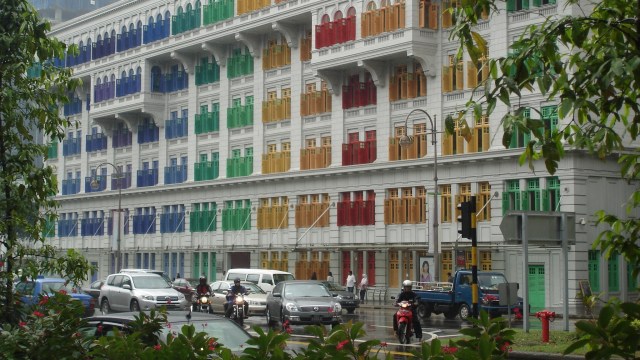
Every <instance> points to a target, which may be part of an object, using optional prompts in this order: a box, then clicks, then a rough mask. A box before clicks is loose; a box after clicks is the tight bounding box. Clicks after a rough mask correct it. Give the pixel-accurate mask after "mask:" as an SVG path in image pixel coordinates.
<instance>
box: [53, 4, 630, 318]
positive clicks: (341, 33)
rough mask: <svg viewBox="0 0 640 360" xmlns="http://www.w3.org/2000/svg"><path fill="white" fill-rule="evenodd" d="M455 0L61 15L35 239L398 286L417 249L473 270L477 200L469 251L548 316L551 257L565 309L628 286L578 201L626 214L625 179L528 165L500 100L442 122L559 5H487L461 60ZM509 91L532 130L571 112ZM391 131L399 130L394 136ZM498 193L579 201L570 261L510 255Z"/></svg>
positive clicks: (547, 206) (555, 290)
mask: <svg viewBox="0 0 640 360" xmlns="http://www.w3.org/2000/svg"><path fill="white" fill-rule="evenodd" d="M452 4H453V5H455V2H449V1H443V2H442V3H441V2H431V1H419V0H413V1H394V2H390V1H385V0H382V1H379V0H373V1H368V0H365V1H337V2H331V3H328V2H324V1H317V0H291V1H277V0H276V1H275V2H270V1H268V0H255V1H253V0H252V1H249V0H237V1H233V0H219V1H205V2H201V1H190V2H189V1H151V0H138V1H126V2H119V3H115V4H111V5H108V6H106V7H104V8H101V9H99V10H96V11H94V12H92V13H89V14H86V15H83V16H81V17H78V18H76V19H74V21H73V22H68V23H63V24H60V25H59V26H56V27H55V28H54V29H53V31H52V35H53V36H55V37H57V38H58V39H60V40H63V41H65V42H67V43H68V44H77V45H78V46H79V49H80V53H79V54H78V55H77V56H67V57H66V58H65V59H58V60H57V62H58V64H59V65H60V66H69V67H72V68H73V70H74V74H75V76H77V77H78V78H80V79H82V82H83V86H82V87H81V88H79V89H78V90H77V91H76V93H75V94H72V98H73V102H72V103H71V104H69V105H66V106H65V107H64V109H63V111H64V114H65V116H68V117H70V118H71V119H73V120H77V122H78V124H79V126H78V127H77V128H75V127H74V128H72V129H71V128H70V129H68V131H67V137H66V138H65V140H64V142H63V143H62V144H57V143H51V144H50V152H49V155H50V156H49V159H48V160H47V164H48V165H51V166H54V167H55V168H56V171H57V176H58V179H59V183H60V189H59V193H58V196H57V198H58V200H59V201H60V205H61V206H60V209H59V217H58V219H57V220H55V221H51V223H50V227H49V228H48V229H47V232H46V234H45V235H46V236H47V237H50V238H51V240H52V241H53V242H54V244H56V245H58V246H59V247H60V248H62V249H65V248H75V249H78V250H81V251H82V252H83V253H84V254H86V256H87V258H88V259H89V261H90V262H91V263H93V264H94V265H96V266H97V268H98V271H97V272H96V273H94V274H91V277H92V278H93V279H97V278H103V277H105V276H106V275H107V274H109V273H111V272H114V271H115V270H116V268H115V267H116V265H115V264H116V261H115V257H116V254H117V251H118V250H117V249H120V250H121V253H122V255H121V262H120V264H121V267H145V268H156V269H164V270H165V271H166V272H167V273H168V274H169V275H170V276H172V277H173V276H177V275H178V274H179V275H180V276H183V277H188V278H195V277H198V276H199V275H200V274H205V275H206V276H207V277H208V278H209V279H210V280H213V279H216V278H219V277H220V276H221V275H222V273H223V272H224V271H225V270H226V269H230V268H235V267H262V268H272V269H280V270H286V271H290V272H292V273H294V274H295V275H296V276H297V277H298V278H308V277H309V276H310V275H311V273H312V272H314V271H315V272H316V273H317V274H318V276H319V277H320V278H322V277H326V274H327V273H328V272H329V271H332V273H333V274H334V277H335V278H336V280H338V279H339V280H340V282H341V283H343V282H344V279H345V278H346V275H347V274H348V272H349V270H353V271H354V273H355V274H356V276H357V277H358V279H359V278H360V277H361V275H362V274H364V273H367V274H368V277H369V282H370V284H371V285H376V286H380V287H386V288H390V289H398V288H399V286H400V284H401V282H402V280H403V279H406V278H408V279H412V280H418V279H419V276H420V274H419V272H420V269H421V268H422V263H423V262H425V261H427V262H428V263H429V264H431V266H433V264H434V263H437V264H438V269H437V271H436V269H430V271H431V272H432V276H433V275H435V273H436V272H437V273H438V280H446V279H447V273H448V272H452V271H455V270H456V269H459V268H470V265H471V253H470V242H469V241H468V240H466V239H460V238H459V237H458V231H457V229H458V224H457V221H456V220H457V219H456V218H457V208H456V206H457V204H458V203H460V202H461V201H466V200H468V199H470V197H471V196H475V199H476V207H477V209H478V210H480V209H482V211H480V212H479V213H478V216H477V219H478V225H477V228H478V245H479V253H478V259H479V261H478V263H479V268H480V269H482V270H496V271H503V272H505V273H506V274H507V276H508V278H509V281H512V282H520V283H522V282H523V280H524V276H527V277H528V282H529V290H528V292H529V296H530V303H531V305H532V309H533V310H537V309H541V308H548V309H552V310H556V311H560V309H561V308H562V290H563V288H562V286H563V285H562V284H563V283H562V281H561V280H562V279H561V278H560V277H558V276H554V275H553V274H558V273H561V271H564V266H568V271H569V290H570V312H580V311H581V310H580V309H581V304H580V301H579V300H577V299H576V294H577V293H578V291H579V287H578V284H579V281H581V280H589V281H590V284H591V288H592V290H593V291H595V292H600V291H602V292H604V293H605V294H606V295H605V296H608V295H616V296H619V297H622V298H628V297H632V296H634V295H635V293H633V292H632V291H631V289H635V279H632V278H631V277H630V276H629V274H630V269H629V268H628V267H627V266H626V264H625V263H624V261H623V259H622V258H621V257H619V256H615V257H613V258H611V259H610V260H608V261H607V260H606V259H605V258H604V257H603V255H602V254H600V253H599V252H598V251H594V250H591V244H592V242H593V240H594V239H595V238H596V236H597V233H598V229H597V228H596V227H595V225H594V222H593V220H594V219H593V213H595V211H596V210H599V209H605V210H610V211H612V212H614V213H618V214H620V215H622V207H621V204H622V203H623V202H624V201H625V200H626V199H627V197H628V195H629V194H630V193H631V191H633V188H632V187H631V186H629V185H627V184H626V183H625V182H624V181H622V180H621V179H620V176H619V171H618V167H617V166H616V163H615V161H600V160H595V159H594V158H593V157H592V156H589V155H587V154H585V153H583V152H580V151H567V153H566V156H565V158H564V159H563V160H562V161H561V163H560V167H559V169H558V171H557V173H556V174H554V175H553V176H551V175H549V174H548V173H546V172H545V169H544V164H543V163H538V164H536V171H535V172H533V171H531V170H530V169H529V168H528V167H526V166H520V165H518V158H519V156H520V154H521V153H522V151H523V146H524V144H526V143H527V141H528V139H529V134H526V133H520V134H514V136H513V138H512V139H511V142H510V144H509V146H507V147H505V146H503V144H502V141H501V139H502V135H503V130H502V128H501V126H500V119H501V117H502V115H504V114H505V113H506V112H507V111H508V109H506V108H498V109H497V110H496V111H495V112H494V114H493V115H491V116H490V117H487V116H484V117H481V118H472V117H469V118H468V119H467V120H468V122H469V123H470V124H472V129H471V130H472V136H471V137H470V138H465V137H464V136H462V135H463V134H462V131H460V130H459V129H456V134H455V135H453V136H451V135H447V134H445V133H443V132H442V131H441V130H442V129H444V126H443V125H444V121H443V120H444V118H445V117H446V116H447V115H449V114H454V113H456V112H457V111H459V110H460V109H461V108H463V107H464V104H465V102H466V101H467V100H468V99H469V98H470V97H471V96H474V95H475V96H477V95H479V94H481V93H482V91H483V90H482V89H478V88H476V87H477V85H478V84H481V83H482V81H483V80H485V79H487V77H488V71H487V66H486V59H489V58H497V57H503V56H507V55H508V54H509V47H510V44H511V43H513V41H514V40H515V39H517V38H518V36H519V35H520V34H522V33H523V31H524V29H525V27H526V26H527V25H529V24H532V23H536V22H541V21H543V19H544V17H545V16H555V15H563V14H568V13H569V12H571V11H574V10H575V9H574V8H573V7H570V6H569V7H565V4H564V2H561V3H557V4H556V3H555V1H548V0H541V1H534V2H533V3H531V4H530V3H529V2H525V1H521V0H509V1H507V2H506V3H505V4H503V5H504V6H505V8H503V9H501V11H500V12H498V13H495V14H489V13H486V14H483V16H484V18H485V19H486V20H485V21H484V22H482V23H481V24H479V25H478V26H477V29H476V30H478V31H479V32H480V33H481V34H482V35H483V36H485V38H487V39H488V41H489V51H488V54H485V57H484V60H481V61H480V63H477V64H474V63H473V62H471V61H470V60H468V59H466V58H463V59H457V58H456V51H457V44H456V43H455V42H451V41H450V40H449V30H448V29H449V28H450V27H451V25H452V21H453V20H452V16H451V14H450V13H449V12H448V11H443V9H446V8H448V7H450V6H452ZM522 101H523V102H525V103H526V105H527V106H528V107H530V108H531V109H532V111H531V114H530V116H531V117H535V118H541V119H542V120H543V121H544V123H545V126H547V127H548V128H553V127H557V126H562V125H563V124H564V123H566V121H565V120H564V119H558V116H557V112H556V105H557V104H554V103H547V102H545V101H544V100H543V98H542V96H540V95H539V94H536V93H530V94H526V95H525V96H524V98H523V100H522ZM416 109H419V110H416ZM533 109H535V110H536V111H534V110H533ZM425 114H428V117H427V115H425ZM470 116H471V115H470ZM434 130H437V131H435V132H436V134H435V135H436V141H435V143H434V142H433V141H432V137H431V135H432V134H433V133H434ZM405 134H406V135H410V136H411V138H412V140H413V141H412V142H411V144H409V145H408V146H400V139H401V138H402V136H403V135H405ZM436 157H437V161H436ZM436 171H437V176H435V175H436ZM436 178H437V188H438V189H437V193H436V194H437V195H436V198H437V201H434V193H435V190H436V189H435V187H436V181H434V180H435V179H436ZM92 183H93V184H92ZM118 204H120V205H118ZM435 206H437V207H438V208H437V210H438V211H437V212H438V216H437V221H436V219H435V216H434V215H435V214H434V213H435V211H434V210H435ZM118 210H121V211H118ZM509 210H531V211H541V212H542V211H544V212H547V211H550V212H557V211H563V212H564V211H567V212H572V213H575V219H578V220H576V221H577V224H576V243H575V245H572V246H571V248H570V251H569V259H570V261H569V263H568V264H565V263H564V261H563V260H562V259H563V258H562V256H561V250H560V249H559V248H554V247H544V248H543V247H536V246H532V247H530V248H529V252H528V254H529V267H528V269H523V266H522V264H523V251H522V247H521V246H520V247H518V246H508V245H506V244H505V243H504V240H503V236H502V234H501V232H500V228H499V225H500V223H501V221H502V218H503V215H504V214H505V213H506V212H507V211H509ZM434 225H436V226H434ZM433 229H436V230H435V231H437V235H438V236H437V239H438V243H437V244H436V243H435V238H436V236H434V230H433ZM118 234H119V236H118ZM434 258H437V262H434ZM393 291H395V290H393ZM393 291H392V292H393Z"/></svg>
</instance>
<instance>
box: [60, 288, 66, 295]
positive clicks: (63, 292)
mask: <svg viewBox="0 0 640 360" xmlns="http://www.w3.org/2000/svg"><path fill="white" fill-rule="evenodd" d="M58 292H59V293H60V294H62V295H67V290H65V289H60V291H58Z"/></svg>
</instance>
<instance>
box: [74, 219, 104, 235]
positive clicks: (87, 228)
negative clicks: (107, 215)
mask: <svg viewBox="0 0 640 360" xmlns="http://www.w3.org/2000/svg"><path fill="white" fill-rule="evenodd" d="M102 235H104V219H103V218H89V219H82V220H81V221H80V236H102Z"/></svg>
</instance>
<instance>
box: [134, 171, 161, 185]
mask: <svg viewBox="0 0 640 360" xmlns="http://www.w3.org/2000/svg"><path fill="white" fill-rule="evenodd" d="M137 175H138V179H137V183H136V184H137V187H147V186H155V185H158V169H147V170H138V174H137Z"/></svg>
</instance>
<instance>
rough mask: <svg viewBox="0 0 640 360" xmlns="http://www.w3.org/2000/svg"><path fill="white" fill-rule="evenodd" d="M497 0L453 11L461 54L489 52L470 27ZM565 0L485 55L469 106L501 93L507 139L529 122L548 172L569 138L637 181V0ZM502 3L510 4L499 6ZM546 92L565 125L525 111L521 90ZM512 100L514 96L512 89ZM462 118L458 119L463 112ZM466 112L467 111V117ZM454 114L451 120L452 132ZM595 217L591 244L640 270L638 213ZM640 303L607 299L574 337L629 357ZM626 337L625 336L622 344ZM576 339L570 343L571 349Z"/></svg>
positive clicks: (467, 0) (489, 108) (634, 201)
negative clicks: (501, 51) (494, 55)
mask: <svg viewBox="0 0 640 360" xmlns="http://www.w3.org/2000/svg"><path fill="white" fill-rule="evenodd" d="M497 3H498V2H497V1H495V0H473V1H472V0H462V1H461V7H459V8H456V9H452V8H451V9H448V10H447V11H450V12H455V15H456V25H455V27H454V28H453V30H452V36H453V37H454V38H456V39H457V40H459V44H460V46H459V52H458V55H459V56H461V55H462V54H463V53H464V52H466V53H468V55H469V57H471V59H472V61H474V62H475V63H477V62H478V60H479V59H480V58H481V56H482V55H483V54H486V49H487V42H486V40H485V39H484V38H482V36H481V35H480V34H479V33H477V32H475V31H474V25H476V24H477V23H478V21H479V19H480V13H481V12H482V10H490V12H492V13H494V12H497V11H499V10H498V7H497ZM566 6H567V7H569V9H570V10H572V11H571V13H572V14H581V15H579V16H573V15H572V16H554V17H550V18H547V19H546V21H544V23H542V24H539V25H533V26H530V27H528V28H527V30H526V31H525V32H524V33H523V35H522V36H521V37H520V39H519V40H518V41H516V42H515V43H514V44H513V46H512V51H513V52H512V55H509V56H506V57H502V58H498V59H493V60H491V61H490V62H489V64H488V66H489V69H490V73H491V76H490V78H489V80H488V81H487V82H486V83H484V84H481V85H480V86H481V87H484V90H485V91H484V95H483V96H482V97H481V98H478V99H471V101H469V102H468V103H467V111H472V112H474V114H476V115H481V114H483V113H485V114H487V115H488V114H491V113H492V112H493V110H494V109H495V107H496V104H497V103H498V102H501V103H503V104H505V105H507V106H508V107H509V108H510V109H511V112H510V113H508V114H506V115H505V116H504V117H503V118H502V119H501V122H502V126H503V129H504V137H503V138H502V143H503V144H504V145H505V146H507V145H508V144H509V141H510V139H511V135H512V133H513V132H514V131H516V130H520V131H525V132H530V134H531V141H530V142H529V143H528V144H527V146H526V148H525V150H524V152H523V154H522V156H521V157H520V163H521V164H523V163H525V162H528V163H529V166H530V167H533V161H534V160H537V159H543V160H544V162H545V166H546V168H547V170H548V171H549V172H550V173H552V174H553V173H554V172H555V171H556V170H557V167H558V162H559V160H560V159H561V157H562V156H563V155H564V150H565V144H564V143H566V145H568V146H569V147H573V148H575V149H582V150H587V151H589V152H590V153H591V154H593V155H594V156H596V157H598V158H600V159H604V158H607V157H609V156H610V155H619V158H618V163H619V165H620V172H621V176H623V177H624V178H626V179H628V181H629V182H631V183H633V184H637V181H638V180H639V178H640V164H639V163H638V160H639V156H640V152H639V151H638V147H637V143H636V141H637V140H638V139H637V138H638V133H639V126H640V103H639V102H638V99H640V86H639V83H638V81H639V80H640V1H636V2H632V1H628V0H603V1H598V2H594V3H587V2H586V1H580V0H568V1H567V2H566ZM502 11H504V10H502ZM530 92H540V93H541V94H542V96H543V97H544V99H545V100H548V101H555V102H557V103H558V114H557V115H558V117H559V118H560V119H570V122H569V123H568V124H567V125H566V126H565V127H563V128H558V129H548V128H545V127H544V124H543V123H542V122H541V121H540V120H532V119H528V118H526V117H525V116H524V108H523V107H521V106H520V104H519V100H520V99H521V98H522V96H523V95H524V94H527V93H530ZM514 98H515V99H516V101H513V99H514ZM458 120H461V119H458ZM461 121H463V120H461ZM453 125H454V119H453V118H448V119H447V121H446V127H447V131H448V132H450V133H452V132H453ZM639 205H640V190H639V189H638V188H637V187H636V190H635V192H634V193H633V194H632V196H631V198H630V199H629V201H628V206H627V210H628V212H631V211H634V210H637V208H638V206H639ZM597 217H598V221H597V223H598V224H599V225H603V226H605V227H606V230H605V231H603V232H602V233H601V234H600V235H599V237H598V238H597V239H596V241H595V242H594V245H593V246H594V248H600V250H601V251H602V252H603V253H604V254H605V256H606V257H609V256H610V255H611V254H612V253H619V254H621V255H622V256H624V258H625V259H626V261H627V262H628V263H629V264H630V266H633V269H634V271H633V276H638V273H639V271H640V243H639V242H638V234H639V233H640V220H639V219H637V218H634V217H633V216H631V215H629V216H627V217H624V218H620V217H618V216H614V215H611V214H606V213H605V212H603V211H600V212H598V213H597ZM638 324H640V304H639V303H626V304H620V303H618V302H615V301H613V302H611V303H609V304H608V305H607V306H606V307H605V308H604V309H603V310H602V311H601V313H600V315H599V319H598V322H597V323H595V324H592V323H590V322H580V323H578V325H577V327H578V328H579V329H580V330H581V331H583V332H584V333H585V334H586V335H585V336H584V337H583V338H582V339H581V340H580V342H579V343H576V347H578V346H582V345H585V344H589V345H590V346H591V348H592V351H591V352H590V353H589V354H587V358H608V357H611V356H613V355H617V356H620V357H623V358H633V357H634V356H635V353H634V352H635V351H637V350H638V349H639V348H640V336H638V334H640V326H638ZM623 345H624V346H623ZM574 348H575V347H570V348H569V349H567V351H571V350H573V349H574Z"/></svg>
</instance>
